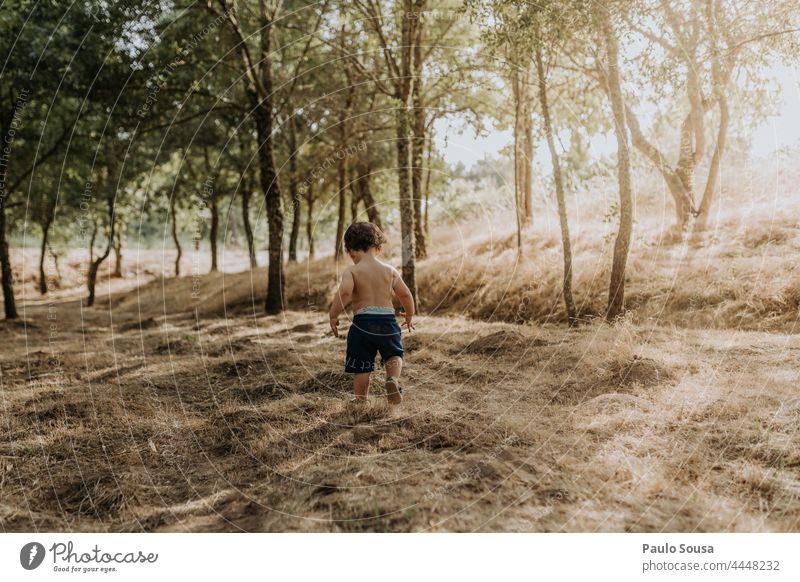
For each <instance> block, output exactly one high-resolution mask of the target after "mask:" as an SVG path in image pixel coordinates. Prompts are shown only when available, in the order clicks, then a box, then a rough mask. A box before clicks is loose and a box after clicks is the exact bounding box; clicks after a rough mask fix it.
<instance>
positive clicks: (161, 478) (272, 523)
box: [0, 302, 800, 531]
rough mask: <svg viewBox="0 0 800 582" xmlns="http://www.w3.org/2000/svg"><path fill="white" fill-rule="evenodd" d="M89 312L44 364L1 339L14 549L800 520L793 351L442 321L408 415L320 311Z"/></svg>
mask: <svg viewBox="0 0 800 582" xmlns="http://www.w3.org/2000/svg"><path fill="white" fill-rule="evenodd" d="M76 306H77V304H76V303H74V302H72V303H70V302H65V303H62V304H58V305H57V308H56V309H57V311H56V313H57V317H56V318H55V319H54V320H53V321H55V322H56V324H57V328H56V332H55V333H56V339H57V341H54V342H52V343H51V344H50V348H51V349H50V350H48V351H47V352H43V351H40V352H37V353H32V352H30V351H28V352H27V353H26V350H25V345H24V342H21V341H19V340H20V339H21V337H22V336H23V335H24V333H25V331H24V329H20V328H19V327H16V326H10V325H6V324H3V326H2V328H1V329H0V334H2V339H3V341H5V342H6V343H7V344H8V345H12V346H14V348H13V349H12V350H11V351H10V352H6V353H4V358H3V363H2V374H3V375H2V381H3V401H2V421H0V426H2V431H3V439H2V441H1V443H0V468H1V469H2V476H0V491H1V492H2V500H3V501H2V504H0V524H2V528H3V529H4V530H5V531H22V530H35V529H38V530H55V531H63V530H68V531H89V530H98V529H99V530H109V531H142V530H145V531H186V530H188V531H238V530H246V531H367V530H368V531H430V530H433V531H438V530H448V531H450V530H457V531H472V530H490V531H492V530H524V531H623V530H629V531H630V530H634V531H654V530H681V531H694V530H699V531H707V530H725V531H751V530H757V531H794V530H796V529H797V527H798V525H799V524H800V501H798V496H797V495H798V491H800V489H799V487H800V480H798V468H799V467H800V456H798V453H797V451H798V450H800V446H798V445H800V442H798V436H797V435H798V434H800V433H798V427H799V424H800V400H798V399H797V397H796V393H795V389H794V387H795V386H796V383H797V379H798V378H797V376H798V373H800V366H798V365H797V357H796V352H797V351H798V350H800V343H798V340H797V339H796V337H794V336H781V335H774V334H773V335H767V334H759V333H755V332H749V333H737V334H736V335H735V336H731V334H730V333H726V332H722V331H710V330H706V331H694V330H682V331H681V330H675V329H669V328H663V327H646V326H641V325H638V324H635V323H633V322H630V321H629V322H626V323H623V324H621V325H620V326H617V327H613V328H612V327H608V326H606V325H603V324H599V323H598V324H592V325H585V326H582V327H580V328H579V329H577V330H568V329H566V328H564V327H562V326H552V325H545V326H526V327H515V326H512V325H509V324H502V323H495V324H492V323H480V322H475V321H469V320H465V319H462V318H455V317H450V318H441V317H424V318H422V319H421V320H420V324H419V331H418V332H415V334H414V335H413V336H411V337H410V338H409V340H408V345H409V356H408V364H409V365H408V368H407V373H406V386H407V394H408V398H407V404H406V405H405V407H404V408H403V409H402V410H401V411H400V412H393V411H391V410H390V409H388V408H387V406H386V405H385V403H384V401H383V398H382V396H381V394H382V390H381V388H380V382H379V381H376V384H377V386H376V387H375V388H374V390H373V399H372V402H371V404H370V405H369V406H366V407H352V406H350V405H348V404H347V403H346V396H347V394H349V381H348V380H349V379H348V378H347V377H346V376H345V375H344V374H341V373H340V371H339V370H340V366H339V362H340V361H341V359H342V350H343V343H342V340H336V339H334V338H332V337H331V336H330V335H328V334H326V330H325V321H324V317H320V316H318V315H315V314H313V313H302V312H288V313H286V314H285V315H284V316H281V317H263V316H259V317H256V318H253V317H252V316H249V317H248V316H230V315H229V316H228V317H227V318H218V317H202V318H199V319H194V318H187V317H179V316H177V315H176V316H168V317H166V318H165V317H163V316H159V315H157V314H156V313H152V312H150V313H146V315H147V316H148V318H146V319H145V321H150V319H149V318H150V317H152V321H154V322H156V324H155V325H154V324H148V325H146V326H143V329H141V330H140V329H139V328H138V326H135V325H131V324H132V323H135V321H137V320H130V319H123V314H124V313H125V312H123V313H122V314H120V315H119V316H117V315H115V316H114V321H115V325H114V326H110V325H109V323H110V322H109V312H108V311H106V310H102V309H95V310H84V311H83V313H82V314H81V310H80V309H77V308H76ZM45 313H46V311H45V308H44V307H31V311H30V312H29V317H30V319H31V320H32V321H39V320H40V319H41V318H42V317H43V316H44V314H45ZM112 313H115V312H112ZM118 317H119V318H120V319H119V320H118ZM82 330H83V331H82ZM47 333H48V332H47V331H45V329H44V328H43V326H42V327H36V328H28V330H27V339H28V342H29V343H30V344H40V345H41V344H43V343H45V342H46V337H47V335H46V334H47ZM175 340H180V341H181V342H183V343H182V344H181V345H183V346H184V347H183V348H182V349H176V350H171V349H170V350H166V349H162V346H164V345H170V346H171V345H172V344H173V343H174V341H175ZM376 376H378V378H376V380H379V376H380V375H379V374H376Z"/></svg>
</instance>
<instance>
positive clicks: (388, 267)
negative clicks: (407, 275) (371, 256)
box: [378, 259, 400, 275]
mask: <svg viewBox="0 0 800 582" xmlns="http://www.w3.org/2000/svg"><path fill="white" fill-rule="evenodd" d="M378 262H379V263H380V264H381V266H383V267H384V268H385V269H386V270H388V271H390V272H391V273H392V274H393V275H399V274H400V271H398V270H397V269H396V268H395V266H394V265H390V264H389V263H387V262H385V261H382V260H380V259H378Z"/></svg>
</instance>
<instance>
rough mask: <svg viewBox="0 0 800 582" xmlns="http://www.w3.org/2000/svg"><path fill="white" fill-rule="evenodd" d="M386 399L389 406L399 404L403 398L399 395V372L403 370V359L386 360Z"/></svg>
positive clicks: (394, 357) (396, 357) (392, 358)
mask: <svg viewBox="0 0 800 582" xmlns="http://www.w3.org/2000/svg"><path fill="white" fill-rule="evenodd" d="M385 368H386V399H387V400H388V401H389V404H400V403H401V402H402V401H403V396H402V394H400V383H399V379H400V372H401V371H402V370H403V358H401V357H400V356H392V357H391V358H389V359H388V360H386V366H385Z"/></svg>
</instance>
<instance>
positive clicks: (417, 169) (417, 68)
mask: <svg viewBox="0 0 800 582" xmlns="http://www.w3.org/2000/svg"><path fill="white" fill-rule="evenodd" d="M424 7H425V6H424V2H422V9H423V10H424ZM424 22H425V21H424V20H420V21H418V22H417V23H416V26H415V34H414V37H413V39H414V48H413V51H412V54H413V60H414V65H413V67H414V81H413V88H412V92H411V93H412V102H413V107H414V127H413V137H412V138H411V193H412V194H411V195H412V198H413V200H414V252H415V257H416V258H417V259H424V258H425V257H426V256H427V254H428V253H427V249H426V245H425V230H424V223H423V218H422V154H423V151H424V149H425V109H424V108H423V106H422V46H421V45H422V31H423V24H424Z"/></svg>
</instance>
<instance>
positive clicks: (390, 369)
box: [386, 356, 403, 378]
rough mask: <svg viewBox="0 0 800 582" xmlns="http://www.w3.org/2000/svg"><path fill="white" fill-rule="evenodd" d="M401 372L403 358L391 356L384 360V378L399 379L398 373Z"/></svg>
mask: <svg viewBox="0 0 800 582" xmlns="http://www.w3.org/2000/svg"><path fill="white" fill-rule="evenodd" d="M402 371H403V358H401V357H400V356H392V357H391V358H389V359H388V360H386V377H387V378H399V377H400V372H402Z"/></svg>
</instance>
